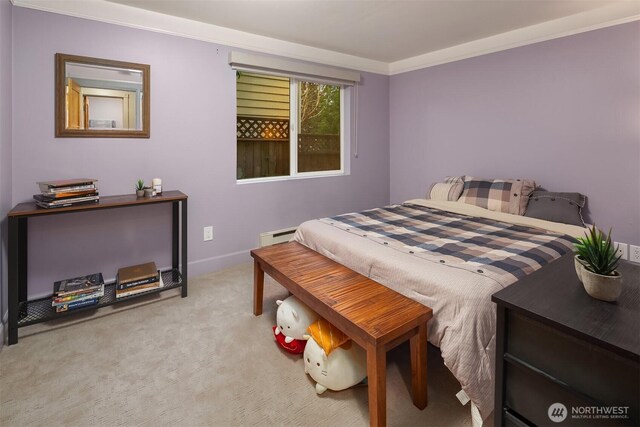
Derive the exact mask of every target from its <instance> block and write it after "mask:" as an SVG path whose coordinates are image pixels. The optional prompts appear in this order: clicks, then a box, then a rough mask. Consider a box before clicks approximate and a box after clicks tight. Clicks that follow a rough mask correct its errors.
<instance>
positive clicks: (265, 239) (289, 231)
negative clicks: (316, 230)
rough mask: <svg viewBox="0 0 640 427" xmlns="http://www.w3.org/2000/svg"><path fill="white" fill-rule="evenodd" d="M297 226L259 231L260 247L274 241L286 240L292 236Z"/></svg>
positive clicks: (274, 242) (273, 243) (269, 244)
mask: <svg viewBox="0 0 640 427" xmlns="http://www.w3.org/2000/svg"><path fill="white" fill-rule="evenodd" d="M297 228H298V227H291V228H283V229H282V230H275V231H267V232H265V233H260V247H261V248H262V247H264V246H271V245H275V244H276V243H283V242H288V241H289V240H291V238H292V237H293V234H294V233H295V232H296V229H297Z"/></svg>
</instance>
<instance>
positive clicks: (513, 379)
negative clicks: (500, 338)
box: [504, 362, 635, 426]
mask: <svg viewBox="0 0 640 427" xmlns="http://www.w3.org/2000/svg"><path fill="white" fill-rule="evenodd" d="M504 372H505V375H506V379H505V382H506V388H505V405H506V407H507V411H513V412H515V413H517V414H519V415H520V416H521V417H522V418H524V419H526V420H527V421H529V422H531V423H532V424H534V425H539V426H541V425H555V423H554V422H552V421H551V419H550V418H549V415H548V411H549V407H550V406H551V405H552V404H554V403H562V404H563V405H564V406H565V407H566V411H567V417H566V419H565V420H564V421H562V425H563V426H589V425H591V426H622V425H627V426H629V425H635V422H633V421H632V420H630V419H626V420H620V419H613V420H604V419H599V420H585V419H578V418H572V417H571V408H572V407H585V406H589V407H590V406H593V405H594V403H593V402H591V401H590V400H588V399H586V398H583V397H581V396H579V395H577V394H575V393H573V392H571V391H570V390H567V389H566V388H564V387H562V386H560V385H558V384H556V383H554V382H553V381H551V380H549V379H547V378H545V377H544V376H542V375H540V374H539V373H536V372H534V371H532V370H529V369H527V368H526V367H522V366H518V365H515V364H513V363H510V362H507V363H505V371H504ZM523 424H524V425H526V423H523ZM504 425H517V424H513V422H512V423H511V424H509V423H508V422H507V419H506V418H505V422H504Z"/></svg>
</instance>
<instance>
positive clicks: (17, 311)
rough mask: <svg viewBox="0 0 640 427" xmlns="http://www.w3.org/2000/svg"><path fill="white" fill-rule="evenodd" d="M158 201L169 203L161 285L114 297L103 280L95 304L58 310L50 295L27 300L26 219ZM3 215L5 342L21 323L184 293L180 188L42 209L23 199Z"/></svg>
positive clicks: (12, 341)
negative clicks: (167, 254)
mask: <svg viewBox="0 0 640 427" xmlns="http://www.w3.org/2000/svg"><path fill="white" fill-rule="evenodd" d="M158 203H171V204H172V205H173V214H172V236H173V237H172V249H171V253H172V257H171V258H172V263H171V265H172V269H171V270H167V271H162V272H161V274H162V281H163V282H164V286H163V287H162V288H158V289H154V290H150V291H148V292H144V293H142V294H137V295H132V296H130V297H124V298H117V299H116V295H115V290H116V284H115V282H110V283H105V287H104V296H103V297H101V298H100V301H99V302H98V304H97V305H92V306H89V307H86V308H79V309H76V310H72V311H66V312H62V313H56V311H55V308H53V307H52V306H51V298H50V297H47V298H39V299H35V300H30V301H29V300H27V286H28V285H27V261H28V260H27V258H28V255H27V254H28V250H27V241H28V239H27V225H28V220H29V218H31V217H34V216H44V215H62V214H66V213H81V212H89V211H96V210H102V209H117V208H127V207H132V206H143V205H153V204H158ZM7 217H8V219H9V257H8V258H9V259H8V264H9V265H8V276H9V277H8V278H9V289H8V297H9V301H8V302H9V304H8V305H9V345H12V344H16V343H17V342H18V328H21V327H23V326H28V325H33V324H35V323H40V322H45V321H48V320H53V319H57V318H60V317H63V316H67V315H72V314H75V313H79V312H81V311H85V310H95V309H97V308H100V307H105V306H107V305H111V304H115V303H117V302H120V301H126V300H130V299H132V298H137V297H140V296H142V295H148V294H151V293H156V292H162V291H165V290H168V289H175V288H182V298H184V297H186V296H187V195H186V194H184V193H182V192H180V191H164V192H163V193H162V194H161V195H157V196H154V197H136V195H135V194H126V195H120V196H106V197H100V200H99V201H98V203H95V204H91V205H78V206H69V207H65V208H54V209H43V208H39V207H38V206H36V204H35V202H26V203H20V204H18V205H16V206H15V207H14V208H13V209H12V210H11V212H9V213H8V215H7ZM52 285H53V284H52Z"/></svg>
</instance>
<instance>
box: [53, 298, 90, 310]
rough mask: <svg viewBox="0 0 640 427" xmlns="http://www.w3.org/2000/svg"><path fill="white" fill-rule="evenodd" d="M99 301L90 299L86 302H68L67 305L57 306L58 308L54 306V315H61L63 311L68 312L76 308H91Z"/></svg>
mask: <svg viewBox="0 0 640 427" xmlns="http://www.w3.org/2000/svg"><path fill="white" fill-rule="evenodd" d="M99 300H100V298H92V299H87V300H82V301H74V302H70V303H68V304H62V305H58V306H56V313H62V312H63V311H70V310H75V309H77V308H83V307H89V306H92V305H96V304H98V301H99Z"/></svg>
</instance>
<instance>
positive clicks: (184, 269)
mask: <svg viewBox="0 0 640 427" xmlns="http://www.w3.org/2000/svg"><path fill="white" fill-rule="evenodd" d="M180 203H181V204H182V215H181V218H180V220H181V221H182V245H181V251H182V271H181V273H182V298H184V297H186V296H187V199H184V200H182V201H181V202H180Z"/></svg>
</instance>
